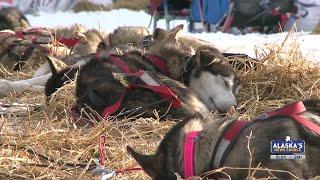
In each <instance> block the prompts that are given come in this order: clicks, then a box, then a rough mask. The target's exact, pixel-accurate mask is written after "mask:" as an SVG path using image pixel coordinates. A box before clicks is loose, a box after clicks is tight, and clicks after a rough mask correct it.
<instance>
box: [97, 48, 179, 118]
mask: <svg viewBox="0 0 320 180" xmlns="http://www.w3.org/2000/svg"><path fill="white" fill-rule="evenodd" d="M109 61H110V63H111V64H113V65H115V66H117V67H118V68H119V69H121V70H122V71H123V72H125V76H135V77H137V78H139V79H141V80H142V81H143V82H145V85H142V84H132V83H131V84H130V83H127V84H124V86H125V87H124V89H123V91H122V94H121V96H120V98H119V100H118V101H117V102H115V103H114V104H113V105H111V106H108V107H106V108H105V109H104V110H103V113H102V116H103V117H104V118H106V117H108V116H109V115H110V114H113V113H115V112H116V111H117V110H118V109H119V108H120V106H121V102H122V100H123V97H124V95H125V94H126V92H127V91H129V90H130V89H133V88H144V89H149V90H152V91H154V92H156V93H158V94H159V95H160V96H161V97H162V98H163V99H168V98H170V99H172V107H173V108H178V107H180V106H181V101H180V99H179V98H178V97H177V95H176V94H175V93H174V92H173V91H172V90H171V89H170V88H169V87H167V86H163V85H160V84H159V83H158V82H157V81H156V80H155V79H153V78H152V77H151V76H150V75H149V74H148V73H147V72H146V71H143V70H139V71H137V72H134V73H133V72H132V71H131V70H130V67H129V66H128V64H126V62H125V61H123V60H122V59H121V58H119V57H117V56H116V55H114V54H110V55H109Z"/></svg>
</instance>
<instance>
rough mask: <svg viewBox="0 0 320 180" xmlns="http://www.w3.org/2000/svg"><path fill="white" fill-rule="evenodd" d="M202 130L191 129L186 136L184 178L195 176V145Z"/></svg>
mask: <svg viewBox="0 0 320 180" xmlns="http://www.w3.org/2000/svg"><path fill="white" fill-rule="evenodd" d="M199 132H200V131H191V132H189V133H188V134H187V135H186V137H185V138H184V152H183V172H184V178H185V179H188V178H189V177H192V176H194V174H195V173H194V147H195V143H196V138H197V136H198V134H199Z"/></svg>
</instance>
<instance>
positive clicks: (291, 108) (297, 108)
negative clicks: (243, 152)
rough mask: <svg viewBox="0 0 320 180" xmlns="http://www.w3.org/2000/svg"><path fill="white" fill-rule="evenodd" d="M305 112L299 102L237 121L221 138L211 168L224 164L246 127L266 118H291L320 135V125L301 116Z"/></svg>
mask: <svg viewBox="0 0 320 180" xmlns="http://www.w3.org/2000/svg"><path fill="white" fill-rule="evenodd" d="M305 111H306V107H305V106H304V104H303V102H302V101H298V102H295V103H293V104H289V105H287V106H285V107H283V108H281V109H279V110H276V111H272V112H267V113H263V114H262V115H260V116H258V117H256V118H255V119H254V120H252V121H239V120H236V121H233V122H231V124H230V125H229V126H228V127H227V128H225V130H224V132H223V133H222V136H220V138H219V140H218V142H217V144H216V146H215V148H214V151H213V156H212V159H211V162H210V165H211V167H215V168H219V167H221V166H222V165H223V164H224V162H225V160H226V158H227V155H228V153H229V152H230V151H231V149H232V147H233V145H234V144H235V142H236V141H237V138H238V137H239V134H240V133H242V132H243V131H244V129H245V128H246V127H248V126H249V125H251V124H252V123H254V122H255V121H256V120H264V119H266V118H269V117H274V116H289V117H291V118H292V119H293V120H294V121H296V122H297V123H299V124H301V125H303V126H305V127H306V128H308V129H309V130H311V131H313V132H314V133H316V134H318V135H320V126H319V125H318V124H316V123H314V122H313V121H311V120H309V119H306V118H304V117H302V116H301V115H299V114H300V113H302V112H305Z"/></svg>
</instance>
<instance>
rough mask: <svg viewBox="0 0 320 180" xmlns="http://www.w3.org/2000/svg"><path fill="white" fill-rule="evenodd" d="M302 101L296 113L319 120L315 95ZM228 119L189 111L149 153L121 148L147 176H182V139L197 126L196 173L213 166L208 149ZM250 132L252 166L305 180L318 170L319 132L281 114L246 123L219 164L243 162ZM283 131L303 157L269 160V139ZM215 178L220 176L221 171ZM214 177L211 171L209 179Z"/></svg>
mask: <svg viewBox="0 0 320 180" xmlns="http://www.w3.org/2000/svg"><path fill="white" fill-rule="evenodd" d="M304 104H305V106H306V109H307V111H306V112H303V113H302V114H301V115H302V116H304V117H305V118H307V119H310V120H311V121H313V122H315V123H316V124H318V125H320V100H319V99H316V100H306V101H304ZM207 118H208V119H207ZM233 120H235V118H234V117H227V118H217V117H214V116H211V117H206V118H203V117H201V116H200V115H199V116H195V117H192V118H188V119H186V120H184V121H182V122H179V123H177V124H176V125H175V126H174V127H173V128H172V129H171V130H170V131H169V132H168V133H167V134H166V136H165V137H164V138H163V140H162V142H161V143H160V145H159V147H158V150H157V152H156V153H155V154H154V155H143V154H140V153H138V152H136V151H135V150H133V149H132V148H131V147H130V146H128V147H127V150H128V152H129V153H130V154H131V156H132V157H133V158H134V159H135V160H136V161H137V162H138V163H139V164H140V165H141V166H142V168H143V169H144V170H145V172H146V173H148V175H149V176H151V177H152V178H153V179H177V178H176V176H175V174H174V173H178V174H179V175H181V176H183V160H182V157H183V139H184V137H185V135H186V134H187V133H188V132H190V131H201V132H200V134H199V138H198V139H197V141H196V144H195V159H194V162H195V164H194V167H195V174H196V175H201V174H202V173H205V172H207V171H210V170H212V169H213V167H210V160H211V158H212V156H213V154H212V153H213V149H214V147H215V146H216V143H217V141H218V138H219V137H220V136H221V134H222V132H223V131H224V129H225V128H226V127H227V126H228V125H229V124H230V123H231V122H232V121H233ZM250 132H252V138H251V140H250V144H251V147H252V148H253V149H254V150H253V156H252V164H251V166H252V167H257V166H258V164H259V163H261V166H262V167H264V168H269V169H276V170H283V171H289V172H291V173H293V174H294V175H296V176H297V177H299V178H302V179H309V178H311V177H315V176H317V175H319V174H320V166H318V164H319V161H320V155H319V149H320V141H319V138H320V137H319V136H318V135H316V134H314V133H313V132H311V131H310V130H308V129H306V128H305V127H302V126H301V125H299V124H297V123H296V122H295V121H294V120H292V119H291V118H290V117H287V116H274V117H270V118H268V119H264V120H260V121H256V122H254V123H252V124H251V125H250V126H249V127H247V128H246V129H245V130H244V131H243V132H242V133H241V135H240V136H239V137H238V139H237V142H236V143H235V144H234V146H233V148H232V149H231V151H230V153H229V155H228V157H227V159H226V161H225V163H224V164H223V166H227V167H236V168H248V167H249V159H250V155H249V153H248V150H247V144H248V136H249V135H250ZM286 136H290V137H291V138H292V139H300V140H304V141H305V143H306V153H305V154H306V159H305V160H298V161H294V160H281V161H280V160H278V161H271V160H270V157H269V154H270V142H271V140H275V139H284V138H285V137H286ZM224 172H225V173H227V174H228V175H230V177H231V179H245V178H246V177H247V176H248V170H247V169H244V170H241V169H233V170H230V169H226V170H224ZM272 173H273V175H275V176H276V177H277V178H279V179H292V176H291V175H289V174H288V173H283V172H272ZM215 175H217V174H215ZM254 175H255V177H256V178H266V177H268V175H269V174H268V172H267V171H259V170H258V171H256V172H255V174H254ZM218 177H221V174H219V175H218ZM218 177H216V176H213V177H212V178H218Z"/></svg>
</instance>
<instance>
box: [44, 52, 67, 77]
mask: <svg viewBox="0 0 320 180" xmlns="http://www.w3.org/2000/svg"><path fill="white" fill-rule="evenodd" d="M46 59H47V61H48V63H49V66H50V69H51V72H52V74H58V73H59V72H60V71H61V70H63V69H65V68H66V67H67V65H66V63H64V62H62V61H61V60H59V59H56V58H54V57H52V56H49V55H46Z"/></svg>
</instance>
